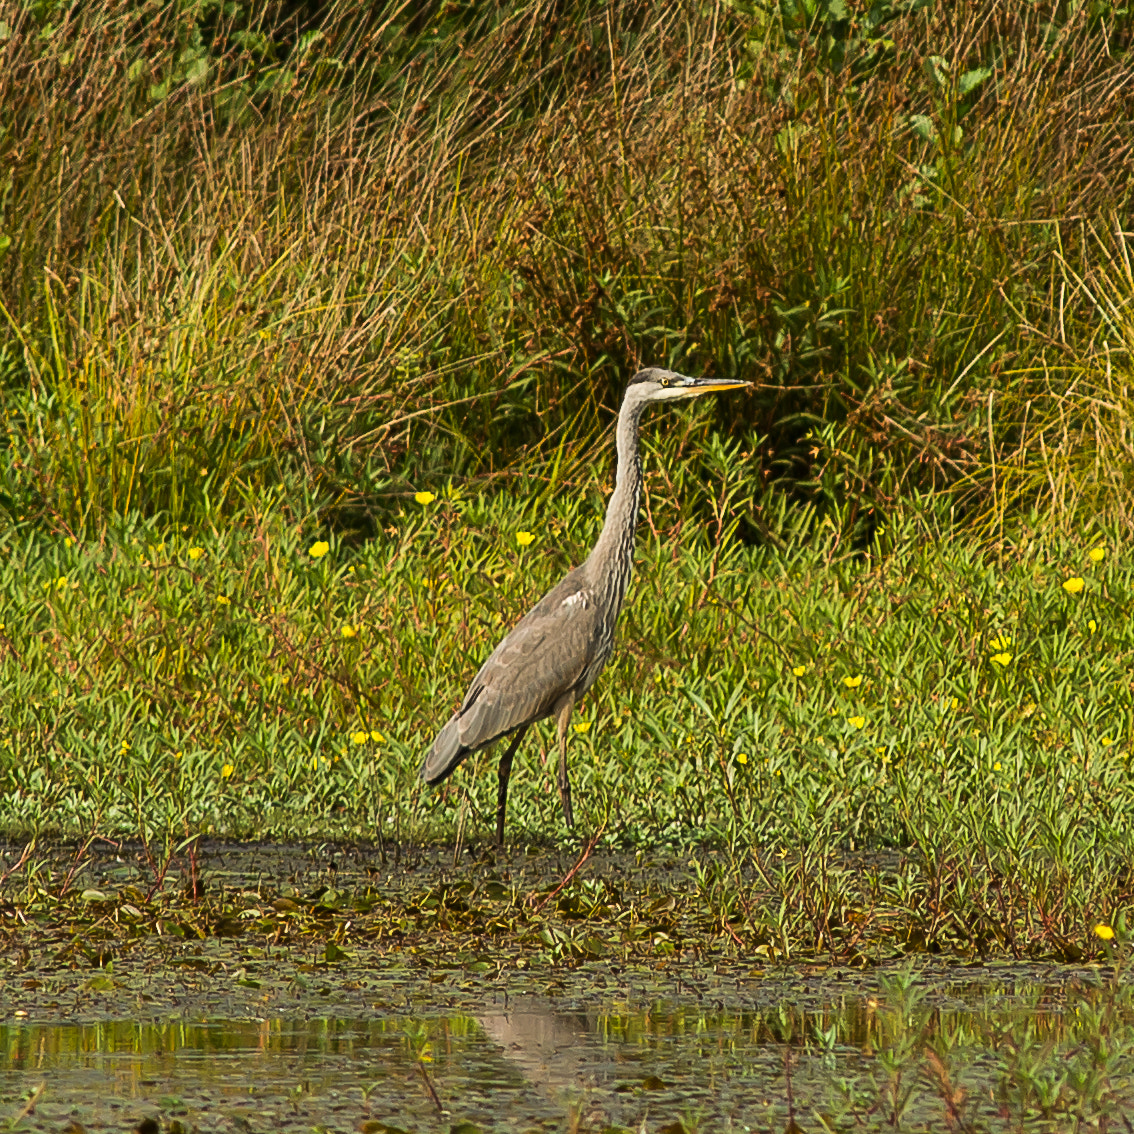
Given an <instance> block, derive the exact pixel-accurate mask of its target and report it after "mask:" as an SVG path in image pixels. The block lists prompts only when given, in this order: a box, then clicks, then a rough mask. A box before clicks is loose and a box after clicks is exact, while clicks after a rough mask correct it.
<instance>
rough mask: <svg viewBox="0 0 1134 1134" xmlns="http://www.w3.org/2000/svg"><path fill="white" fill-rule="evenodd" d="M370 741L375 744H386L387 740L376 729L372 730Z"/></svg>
mask: <svg viewBox="0 0 1134 1134" xmlns="http://www.w3.org/2000/svg"><path fill="white" fill-rule="evenodd" d="M370 739H371V740H373V741H374V743H375V744H385V743H386V738H385V737H384V736H383V735H382V734H381V733H380V732H379V731H378V730H377V729H376V728H373V729H371V730H370Z"/></svg>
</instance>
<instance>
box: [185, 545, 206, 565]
mask: <svg viewBox="0 0 1134 1134" xmlns="http://www.w3.org/2000/svg"><path fill="white" fill-rule="evenodd" d="M187 554H188V556H189V558H190V559H192V560H193V562H194V563H195V562H196V561H197V560H198V559H202V558H204V555H205V549H204V548H203V547H191V548H189V551H188V553H187Z"/></svg>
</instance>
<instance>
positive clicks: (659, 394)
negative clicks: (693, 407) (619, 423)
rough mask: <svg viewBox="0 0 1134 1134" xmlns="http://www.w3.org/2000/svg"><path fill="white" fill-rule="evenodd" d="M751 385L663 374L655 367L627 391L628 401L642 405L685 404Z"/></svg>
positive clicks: (634, 380)
mask: <svg viewBox="0 0 1134 1134" xmlns="http://www.w3.org/2000/svg"><path fill="white" fill-rule="evenodd" d="M748 385H751V383H749V382H737V381H734V380H733V379H731V378H690V377H688V376H687V375H685V374H678V373H677V372H676V371H674V370H661V369H659V368H657V367H651V368H649V369H648V370H639V371H638V373H637V374H635V375H634V377H633V378H631V379H630V384H629V385H628V386H627V387H626V398H627V400H628V401H629V400H631V399H633V400H634V401H636V402H638V403H639V404H640V405H645V404H646V403H647V402H681V401H684V400H685V399H686V398H697V397H700V396H701V395H702V394H717V393H720V392H721V391H722V390H739V389H741V387H743V386H748Z"/></svg>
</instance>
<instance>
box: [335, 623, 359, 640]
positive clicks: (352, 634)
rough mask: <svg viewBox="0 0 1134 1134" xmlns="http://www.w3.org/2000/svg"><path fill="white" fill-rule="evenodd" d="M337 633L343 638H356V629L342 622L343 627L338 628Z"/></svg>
mask: <svg viewBox="0 0 1134 1134" xmlns="http://www.w3.org/2000/svg"><path fill="white" fill-rule="evenodd" d="M339 633H340V634H341V635H342V636H343V637H344V638H356V637H358V627H357V626H352V625H351V624H350V623H349V622H344V623H343V625H342V626H340V627H339Z"/></svg>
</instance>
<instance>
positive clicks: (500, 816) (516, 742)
mask: <svg viewBox="0 0 1134 1134" xmlns="http://www.w3.org/2000/svg"><path fill="white" fill-rule="evenodd" d="M527 731H528V726H527V725H522V726H521V727H520V728H518V729H516V731H515V732H514V733H512V739H511V740H510V741H509V742H508V747H507V748H506V749H505V750H504V755H503V756H501V757H500V771H499V772H498V775H499V776H500V788H499V791H498V792H497V795H496V845H497V846H498V847H502V846H503V845H504V812H505V811H507V810H508V777H509V776H511V774H512V757H513V756H515V755H516V749H517V748H519V747H520V741H521V740H523V739H524V733H525V732H527Z"/></svg>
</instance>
